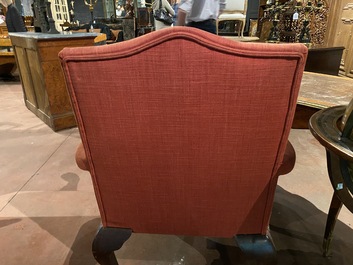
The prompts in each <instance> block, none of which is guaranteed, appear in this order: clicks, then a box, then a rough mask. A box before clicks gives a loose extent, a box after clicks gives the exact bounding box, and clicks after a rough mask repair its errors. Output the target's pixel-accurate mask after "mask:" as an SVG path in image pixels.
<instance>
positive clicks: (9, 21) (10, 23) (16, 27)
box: [0, 0, 27, 32]
mask: <svg viewBox="0 0 353 265" xmlns="http://www.w3.org/2000/svg"><path fill="white" fill-rule="evenodd" d="M0 1H1V4H2V5H3V6H4V7H6V9H7V11H6V19H5V22H6V27H7V30H8V32H26V31H27V29H26V26H25V23H24V22H23V19H22V16H21V15H20V12H18V10H17V8H16V6H15V5H14V4H13V3H12V1H11V0H0Z"/></svg>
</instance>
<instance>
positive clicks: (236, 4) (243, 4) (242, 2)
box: [225, 0, 248, 12]
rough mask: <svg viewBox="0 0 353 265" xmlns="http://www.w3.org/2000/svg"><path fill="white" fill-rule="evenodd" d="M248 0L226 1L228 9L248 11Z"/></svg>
mask: <svg viewBox="0 0 353 265" xmlns="http://www.w3.org/2000/svg"><path fill="white" fill-rule="evenodd" d="M247 4H248V1H247V0H228V1H227V2H226V7H225V10H226V11H242V12H244V11H245V12H246V10H247Z"/></svg>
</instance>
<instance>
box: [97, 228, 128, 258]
mask: <svg viewBox="0 0 353 265" xmlns="http://www.w3.org/2000/svg"><path fill="white" fill-rule="evenodd" d="M131 233H132V231H131V229H125V228H110V227H100V228H99V230H98V232H97V234H96V236H95V238H94V240H93V243H92V253H93V256H94V258H95V259H96V261H98V263H99V264H101V265H118V261H117V260H116V258H115V255H114V251H115V250H118V249H120V248H121V247H122V246H123V244H124V243H125V241H126V240H128V239H129V237H130V236H131Z"/></svg>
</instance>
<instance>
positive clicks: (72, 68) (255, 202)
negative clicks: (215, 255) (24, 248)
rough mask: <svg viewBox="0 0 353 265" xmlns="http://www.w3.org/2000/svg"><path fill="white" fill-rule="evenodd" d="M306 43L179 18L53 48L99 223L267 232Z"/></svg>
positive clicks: (213, 232)
mask: <svg viewBox="0 0 353 265" xmlns="http://www.w3.org/2000/svg"><path fill="white" fill-rule="evenodd" d="M306 55H307V48H306V47H305V46H304V45H301V44H279V45H273V44H265V43H241V42H234V41H231V40H227V39H225V38H222V37H219V36H216V35H212V34H209V33H207V32H204V31H201V30H198V29H194V28H188V27H174V28H169V29H163V30H160V31H156V32H152V33H150V34H147V35H144V36H141V37H138V38H135V39H132V40H129V41H125V42H121V43H118V44H112V45H107V46H96V47H89V48H86V47H84V48H65V49H64V50H63V51H61V52H60V54H59V56H60V59H61V62H62V66H63V70H64V74H65V78H66V82H67V87H68V91H69V94H70V97H71V100H72V106H73V109H74V111H75V114H76V119H77V123H78V127H79V130H80V134H81V138H82V142H83V145H84V148H85V152H86V154H87V157H88V163H89V167H90V173H91V175H92V180H93V185H94V189H95V193H96V197H97V202H98V206H99V209H100V213H101V218H102V223H103V226H108V227H129V228H132V230H133V231H135V232H146V233H162V234H164V233H165V234H179V235H185V234H187V235H204V236H219V237H230V236H233V235H235V234H239V233H242V234H245V233H253V234H258V233H262V234H264V233H266V230H267V228H268V223H269V217H270V213H271V210H272V203H273V197H274V191H275V187H276V183H277V177H278V176H277V173H276V172H277V169H278V168H279V166H280V164H281V162H282V158H283V155H284V151H285V148H286V144H287V140H288V135H289V132H290V129H291V124H292V120H293V116H294V112H295V108H296V101H297V95H298V91H299V87H300V82H301V78H302V74H303V69H304V65H305V59H306Z"/></svg>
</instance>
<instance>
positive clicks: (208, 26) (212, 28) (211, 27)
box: [187, 19, 216, 34]
mask: <svg viewBox="0 0 353 265" xmlns="http://www.w3.org/2000/svg"><path fill="white" fill-rule="evenodd" d="M187 26H188V27H194V28H198V29H201V30H204V31H207V32H210V33H213V34H216V21H215V20H211V19H210V20H206V21H201V22H193V21H192V22H190V23H188V24H187Z"/></svg>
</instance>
